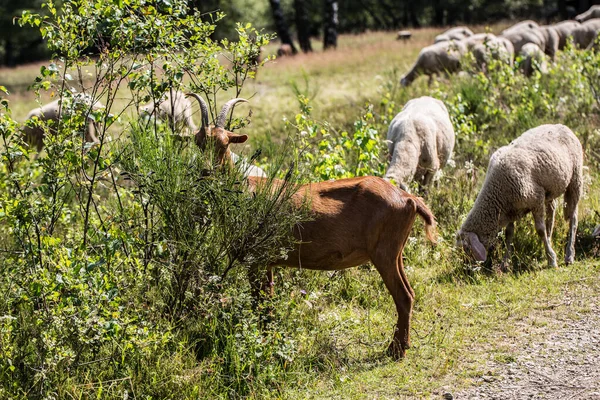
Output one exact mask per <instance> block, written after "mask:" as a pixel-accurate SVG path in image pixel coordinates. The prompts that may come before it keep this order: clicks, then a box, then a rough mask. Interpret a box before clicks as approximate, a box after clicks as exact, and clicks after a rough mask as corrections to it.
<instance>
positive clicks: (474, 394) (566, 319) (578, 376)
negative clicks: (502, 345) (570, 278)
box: [444, 297, 600, 400]
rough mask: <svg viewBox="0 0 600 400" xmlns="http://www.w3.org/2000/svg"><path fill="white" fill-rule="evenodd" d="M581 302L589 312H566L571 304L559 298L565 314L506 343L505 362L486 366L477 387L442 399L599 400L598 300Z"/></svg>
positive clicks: (599, 331)
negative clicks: (510, 349) (508, 347)
mask: <svg viewBox="0 0 600 400" xmlns="http://www.w3.org/2000/svg"><path fill="white" fill-rule="evenodd" d="M585 301H588V302H589V304H586V306H587V307H589V309H588V310H589V311H587V312H570V311H566V310H567V309H568V308H569V306H570V305H571V301H570V300H569V299H565V301H564V303H563V304H561V305H560V306H564V307H561V308H563V309H564V310H565V313H562V314H560V313H559V314H558V315H556V319H554V320H552V321H546V325H545V326H544V327H543V328H542V329H541V330H540V332H537V333H535V334H533V335H531V336H530V337H528V338H527V339H526V340H522V339H521V340H520V342H521V343H520V344H519V343H518V342H516V341H515V343H513V344H511V347H513V349H514V350H515V353H514V355H513V357H512V359H511V360H504V361H505V362H502V361H490V362H489V371H487V373H486V374H485V375H483V376H481V377H480V378H478V380H477V381H478V382H477V383H478V384H479V386H476V387H473V388H471V389H469V390H466V391H462V392H457V393H453V394H452V396H450V395H449V394H448V393H446V394H445V395H444V397H445V398H447V399H450V398H452V397H453V398H454V399H557V400H558V399H564V400H566V399H570V400H584V399H585V400H595V399H599V400H600V299H598V298H597V297H596V298H591V299H590V298H587V299H585V300H584V302H585ZM587 307H586V308H587ZM517 347H521V348H520V349H519V348H517ZM506 361H509V362H506ZM449 392H451V390H449Z"/></svg>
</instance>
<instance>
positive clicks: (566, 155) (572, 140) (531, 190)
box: [490, 125, 583, 199]
mask: <svg viewBox="0 0 600 400" xmlns="http://www.w3.org/2000/svg"><path fill="white" fill-rule="evenodd" d="M582 163H583V150H582V147H581V143H580V142H579V140H578V139H577V137H576V136H575V134H574V133H573V132H572V131H571V130H570V129H569V128H567V127H566V126H564V125H541V126H539V127H537V128H533V129H530V130H528V131H527V132H525V133H523V134H522V135H521V136H520V137H519V138H517V139H515V140H514V141H513V142H512V143H510V144H509V145H508V146H504V147H502V148H500V149H498V151H496V153H494V155H493V156H492V159H491V160H490V169H491V170H495V171H502V173H503V174H504V175H506V176H507V177H508V178H509V179H510V180H511V181H512V182H513V185H512V186H514V187H515V188H516V189H517V190H516V191H515V194H516V195H518V197H521V198H523V199H527V198H529V197H531V196H534V195H535V194H536V193H539V188H540V187H541V188H543V189H544V191H545V193H546V198H547V199H553V198H556V197H558V196H560V195H562V194H563V193H564V192H565V191H566V189H567V187H568V186H569V184H570V183H571V181H572V180H573V178H574V176H576V175H579V174H580V173H581V166H582Z"/></svg>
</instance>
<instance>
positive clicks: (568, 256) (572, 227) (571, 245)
mask: <svg viewBox="0 0 600 400" xmlns="http://www.w3.org/2000/svg"><path fill="white" fill-rule="evenodd" d="M576 234H577V207H575V210H574V211H573V213H572V214H571V215H570V216H569V234H568V236H567V245H566V246H565V264H567V265H569V264H572V263H573V261H575V236H576Z"/></svg>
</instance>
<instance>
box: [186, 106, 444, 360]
mask: <svg viewBox="0 0 600 400" xmlns="http://www.w3.org/2000/svg"><path fill="white" fill-rule="evenodd" d="M195 97H196V99H198V101H199V102H200V104H201V109H204V106H202V103H203V102H204V101H203V100H202V99H201V98H200V97H199V96H195ZM237 101H240V99H234V100H231V101H230V102H228V103H227V104H230V103H232V104H234V102H237ZM223 109H224V110H226V112H227V111H228V110H229V108H228V107H224V108H223ZM217 125H218V123H217ZM220 129H221V130H220ZM225 132H226V131H225ZM198 135H201V136H202V139H201V140H198V139H197V140H196V143H203V144H204V145H205V144H206V141H207V140H211V141H213V142H214V146H215V148H216V149H226V150H224V151H223V150H219V151H217V157H222V159H219V160H218V161H219V163H220V164H227V163H229V162H228V161H227V160H226V157H227V156H228V154H229V153H228V151H229V149H228V146H229V143H232V141H231V139H230V135H231V133H230V132H227V133H223V130H222V128H217V129H212V130H207V131H206V132H205V133H201V132H200V131H199V132H198ZM244 136H245V135H244ZM201 148H203V146H201ZM265 183H266V178H259V177H248V187H249V190H250V191H254V190H256V189H257V188H258V187H260V186H261V185H264V184H265ZM278 184H279V182H277V181H276V182H275V186H277V185H278ZM292 200H293V203H294V204H295V205H296V206H298V207H302V206H303V205H304V204H308V205H309V207H310V214H311V217H312V220H310V221H307V222H303V223H302V224H298V225H296V226H295V227H294V236H295V237H296V239H297V240H298V242H297V244H296V247H295V249H294V250H292V251H291V252H290V253H289V254H288V256H287V258H282V259H280V260H277V261H275V262H273V263H272V264H271V265H269V266H268V272H267V280H266V281H263V283H262V289H263V291H264V292H266V293H267V294H272V291H273V272H272V267H274V266H276V265H284V266H288V267H297V268H306V269H312V270H326V271H331V270H341V269H346V268H351V267H355V266H359V265H363V264H365V263H367V262H372V263H373V265H374V266H375V268H376V269H377V271H378V272H379V274H380V275H381V278H382V279H383V282H384V283H385V285H386V287H387V288H388V290H389V292H390V294H391V295H392V298H393V299H394V303H395V305H396V311H397V313H398V321H397V325H396V329H395V331H394V335H393V339H392V342H391V343H390V345H389V347H388V353H389V354H390V355H391V356H392V357H394V358H396V359H398V358H401V357H403V356H404V353H405V350H406V349H407V348H409V344H410V316H411V312H412V306H413V303H414V297H415V293H414V291H413V290H412V288H411V286H410V284H409V282H408V279H407V277H406V273H405V272H404V267H403V261H402V250H403V248H404V245H405V244H406V240H407V239H408V236H409V234H410V231H411V228H412V225H413V222H414V220H415V218H416V216H417V215H419V216H420V217H421V218H423V220H424V221H425V226H426V232H427V237H428V239H429V240H431V241H434V237H433V228H434V226H435V220H434V216H433V214H432V213H431V211H429V209H428V208H427V206H426V205H425V204H424V203H423V202H422V200H421V199H419V198H417V197H415V196H412V195H410V194H408V193H406V192H405V191H403V190H401V189H398V188H397V187H395V186H394V185H392V184H391V183H389V182H388V181H386V180H384V179H382V178H379V177H374V176H364V177H357V178H349V179H340V180H336V181H326V182H318V183H309V184H306V185H302V186H300V187H299V188H298V190H297V191H296V193H295V194H294V195H293V198H292ZM257 267H258V266H255V267H254V268H252V269H251V273H250V281H251V285H252V288H253V293H254V295H255V296H257V297H258V296H259V294H260V291H261V279H260V278H259V276H258V275H257V271H258V268H257Z"/></svg>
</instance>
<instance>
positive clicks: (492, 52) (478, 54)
mask: <svg viewBox="0 0 600 400" xmlns="http://www.w3.org/2000/svg"><path fill="white" fill-rule="evenodd" d="M471 53H473V57H474V58H475V62H476V64H477V66H478V67H480V68H482V69H483V68H485V66H486V65H487V64H488V63H489V62H490V60H499V61H502V62H505V63H507V64H509V65H511V66H512V65H513V58H514V57H515V48H514V46H513V44H512V43H511V41H510V40H508V39H506V38H504V37H499V36H491V37H490V38H489V39H488V40H486V41H484V42H483V43H479V44H477V45H475V46H474V47H473V49H472V50H471Z"/></svg>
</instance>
